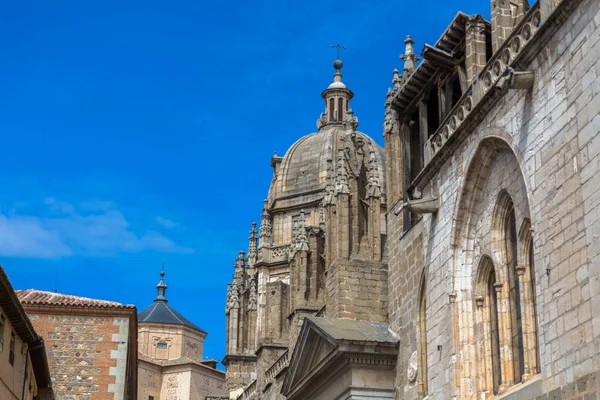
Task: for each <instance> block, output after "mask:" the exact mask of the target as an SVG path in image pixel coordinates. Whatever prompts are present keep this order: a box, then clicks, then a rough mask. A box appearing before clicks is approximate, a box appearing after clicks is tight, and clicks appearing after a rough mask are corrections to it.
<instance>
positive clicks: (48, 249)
mask: <svg viewBox="0 0 600 400" xmlns="http://www.w3.org/2000/svg"><path fill="white" fill-rule="evenodd" d="M44 204H45V205H46V207H47V209H46V211H47V212H46V214H45V215H16V214H8V215H5V214H0V255H1V256H7V257H32V258H53V257H63V256H70V255H88V256H110V255H117V254H119V253H123V252H140V251H145V250H155V251H162V252H177V253H191V252H193V250H192V249H189V248H185V247H182V246H179V245H177V244H176V243H175V242H174V241H173V240H172V239H170V238H168V237H166V236H164V235H163V234H161V233H160V232H157V231H153V230H144V229H138V230H136V229H133V228H132V227H131V226H130V223H129V221H128V220H127V219H126V218H125V216H124V215H123V213H122V212H121V211H119V210H116V209H114V205H113V204H112V203H109V202H99V201H93V202H85V203H81V204H79V205H74V204H71V203H68V202H64V201H60V200H56V199H54V198H48V199H45V201H44ZM165 221H168V222H170V223H171V224H175V223H174V222H173V221H169V220H165ZM163 225H164V226H166V225H167V224H166V223H163Z"/></svg>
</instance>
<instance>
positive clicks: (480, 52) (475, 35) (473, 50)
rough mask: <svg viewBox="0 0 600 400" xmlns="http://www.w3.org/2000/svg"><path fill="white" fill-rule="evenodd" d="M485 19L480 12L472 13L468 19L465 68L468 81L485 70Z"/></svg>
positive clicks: (471, 80)
mask: <svg viewBox="0 0 600 400" xmlns="http://www.w3.org/2000/svg"><path fill="white" fill-rule="evenodd" d="M485 40H486V39H485V21H484V19H483V17H482V16H481V15H479V14H475V15H471V16H470V17H469V18H468V20H467V35H466V38H465V68H466V70H467V82H468V83H469V84H470V83H471V82H473V79H474V78H475V77H476V76H477V74H479V72H481V71H482V70H483V68H484V67H485V64H486V63H487V58H486V41H485Z"/></svg>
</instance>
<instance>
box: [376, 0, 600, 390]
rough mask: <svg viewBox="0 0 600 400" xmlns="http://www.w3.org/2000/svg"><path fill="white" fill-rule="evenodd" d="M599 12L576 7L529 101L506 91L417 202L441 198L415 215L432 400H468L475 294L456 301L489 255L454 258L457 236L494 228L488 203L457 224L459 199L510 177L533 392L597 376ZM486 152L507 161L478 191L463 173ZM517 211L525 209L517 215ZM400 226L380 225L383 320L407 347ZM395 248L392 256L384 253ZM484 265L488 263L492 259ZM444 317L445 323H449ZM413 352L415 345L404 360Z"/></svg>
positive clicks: (541, 58)
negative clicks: (531, 343) (526, 282)
mask: <svg viewBox="0 0 600 400" xmlns="http://www.w3.org/2000/svg"><path fill="white" fill-rule="evenodd" d="M563 1H564V0H563ZM599 7H600V2H598V1H594V0H584V1H582V2H581V3H580V4H579V5H578V7H577V8H576V9H575V11H574V12H573V14H572V15H571V16H570V17H569V18H568V19H567V21H566V22H565V23H564V24H563V25H562V26H561V27H560V28H559V29H558V31H557V32H556V34H555V35H554V37H552V38H551V40H550V42H549V43H548V44H547V46H546V47H544V48H542V50H541V51H540V53H539V55H538V57H537V58H536V59H535V60H534V61H533V63H532V64H531V65H529V66H526V69H527V70H531V71H534V72H535V83H534V87H533V89H532V90H530V91H527V90H510V91H508V93H507V94H506V95H505V96H504V97H502V98H501V99H500V100H499V101H498V103H497V104H496V105H495V107H494V108H493V109H492V110H491V112H489V113H488V114H487V115H486V116H485V118H484V119H483V121H482V122H481V123H480V124H479V126H478V127H477V128H476V129H475V130H474V131H473V132H471V134H470V136H469V138H468V139H467V140H466V141H465V142H463V143H462V144H460V145H459V146H458V148H457V150H455V151H454V154H453V156H452V157H451V158H449V159H448V160H447V161H446V162H445V164H443V165H442V167H441V168H440V169H439V171H437V173H436V174H435V176H434V177H433V178H432V179H431V180H430V182H429V183H428V184H427V185H426V186H425V187H424V188H423V190H422V191H423V197H424V198H427V197H430V196H439V197H440V198H441V207H440V209H439V211H438V212H437V214H434V215H431V214H428V215H424V216H423V220H422V222H421V224H422V231H423V237H422V240H423V245H422V252H423V253H422V255H421V258H422V260H423V261H424V263H425V265H427V268H428V271H427V276H426V284H427V288H428V290H427V295H428V297H427V345H428V357H427V359H428V375H429V379H428V382H429V393H430V395H432V396H433V397H434V398H449V397H451V396H453V395H457V396H459V397H460V398H470V396H472V395H473V394H474V391H476V390H477V387H476V386H475V385H476V381H474V380H473V379H471V378H472V377H473V375H468V371H467V370H466V369H465V368H467V367H466V366H465V365H466V364H463V363H464V362H465V359H464V358H461V357H463V356H464V357H473V354H474V353H472V354H471V355H470V356H469V355H468V354H467V353H468V352H470V351H474V344H475V343H474V339H472V338H471V339H469V335H471V337H472V335H473V334H472V333H470V332H472V329H473V328H472V326H473V325H472V324H473V321H472V319H471V318H472V316H470V314H471V313H472V312H473V306H474V305H473V302H472V297H469V296H471V294H473V293H468V292H466V291H465V292H463V293H462V294H461V292H460V291H459V292H458V293H457V292H455V291H456V290H457V289H459V288H461V287H462V288H465V287H468V286H469V285H471V284H472V282H473V281H474V279H475V276H474V271H475V270H476V267H477V260H478V258H477V257H481V256H482V255H483V254H484V253H485V252H486V251H487V250H486V248H485V243H484V242H481V243H480V242H478V241H477V240H475V242H474V243H470V244H469V245H466V244H465V246H467V247H462V243H461V241H460V240H461V239H460V237H458V236H460V234H461V232H462V233H464V232H465V231H460V229H462V228H460V226H461V224H463V223H464V222H465V218H470V220H471V221H478V223H479V225H477V224H472V225H468V229H472V231H471V232H473V234H474V236H473V237H474V238H477V237H479V236H477V235H479V234H480V233H481V237H482V238H484V236H485V235H486V233H485V232H484V231H485V230H486V229H488V230H489V229H490V228H489V227H490V225H489V224H488V225H487V228H485V226H486V225H485V224H486V221H490V220H491V219H492V217H493V216H492V213H493V207H491V206H489V204H488V203H487V202H488V201H489V200H490V199H493V196H492V195H491V194H492V193H491V192H490V193H489V195H484V197H483V198H474V201H475V202H477V201H480V202H483V204H484V205H485V207H482V208H480V209H478V211H477V214H476V215H475V214H474V215H469V214H468V213H467V212H465V210H466V209H467V208H468V207H465V206H464V202H463V199H464V198H466V197H468V196H469V194H468V191H469V190H470V189H471V188H474V187H477V186H478V185H483V184H484V183H485V182H488V183H487V184H488V188H492V187H494V186H496V189H500V188H501V187H504V188H510V187H511V185H513V183H511V179H514V178H515V175H514V174H516V175H519V176H522V181H523V185H524V188H525V193H523V194H518V195H516V197H517V198H516V200H515V199H513V200H514V201H515V204H516V207H519V208H520V209H521V210H524V209H528V210H529V212H530V218H531V228H532V235H533V258H534V262H533V265H534V266H535V284H536V287H535V292H536V295H537V296H536V303H537V304H536V306H537V308H536V311H537V322H538V329H539V331H538V332H539V334H538V338H539V353H540V359H541V366H542V370H541V378H542V390H543V391H544V392H545V393H548V394H547V395H545V396H546V397H543V398H544V399H545V398H575V395H573V393H574V392H573V390H575V389H576V390H579V389H578V388H579V386H578V385H580V386H581V387H582V388H583V387H584V385H585V384H584V383H581V384H579V382H580V380H581V379H584V380H585V377H586V376H589V375H590V373H593V374H596V371H597V370H598V367H597V365H598V363H597V361H598V360H599V359H600V350H599V347H598V338H599V337H600V317H598V316H596V314H597V313H596V314H594V312H593V311H592V310H598V309H600V239H599V238H600V221H599V220H600V215H599V213H598V209H600V208H599V205H600V186H599V185H598V183H597V182H598V180H597V177H598V176H600V115H599V113H600V79H598V73H600V27H599V25H600V13H599ZM490 141H497V142H498V143H500V142H501V143H504V146H505V149H506V150H502V151H506V152H507V153H506V154H512V155H511V156H510V157H512V158H510V157H508V158H506V159H505V161H502V160H497V162H500V163H501V164H500V165H499V166H498V167H494V168H495V170H494V171H495V172H493V176H492V177H491V178H490V179H491V180H490V181H485V182H484V183H482V182H480V181H477V180H473V179H472V178H471V177H470V176H469V171H470V170H472V171H477V170H478V169H479V170H481V169H482V168H485V167H486V165H485V164H481V163H480V161H481V158H480V157H481V155H482V152H481V151H482V143H490ZM494 151H495V150H494ZM488 156H489V157H493V156H492V155H489V154H488ZM486 157H487V156H486ZM513 163H514V165H513ZM514 166H516V170H515V169H514ZM490 168H491V167H490ZM511 173H512V174H513V176H511V175H510V174H511ZM502 174H504V175H502ZM489 182H492V183H491V184H490V183H489ZM517 192H518V191H516V192H515V193H517ZM482 193H483V194H485V193H484V192H482ZM496 194H497V193H496ZM521 195H522V197H519V196H521ZM519 202H521V203H523V204H525V205H526V207H520V206H518V205H517V204H518V203H519ZM398 226H399V222H398V221H397V220H396V219H394V218H393V217H390V223H389V225H388V228H389V229H388V233H389V235H390V240H389V249H390V255H389V256H390V264H391V266H390V291H391V292H392V293H393V294H392V298H391V301H392V302H393V303H394V304H392V305H391V311H390V315H391V316H392V321H391V323H392V326H393V327H394V328H395V329H399V328H400V332H401V334H402V335H405V336H406V337H407V338H408V337H411V335H410V334H408V333H406V334H404V333H403V332H402V329H401V327H402V326H407V327H408V326H410V324H411V322H410V320H412V323H415V321H416V315H415V313H414V310H415V307H414V306H413V305H411V304H414V301H416V299H417V295H416V290H417V289H416V288H417V287H418V284H419V282H418V280H417V279H415V277H416V276H417V275H416V272H412V271H413V270H411V268H414V271H416V269H417V267H416V266H411V262H410V261H409V260H407V257H410V256H408V255H407V254H406V251H407V250H408V246H409V243H406V242H405V241H403V242H398V241H396V238H397V237H398ZM477 226H479V227H480V228H477ZM459 228H460V229H459ZM478 229H479V230H478ZM478 232H479V233H478ZM394 235H395V237H394ZM485 240H487V239H485ZM395 243H399V247H400V249H394V247H395ZM412 244H413V246H414V245H415V243H412ZM457 246H458V247H457ZM488 250H489V249H488ZM413 251H414V250H413ZM463 251H466V252H465V253H463ZM489 255H490V256H491V257H495V255H494V253H493V252H492V254H489ZM402 263H406V264H404V265H403V264H402ZM406 268H408V270H405V269H406ZM403 280H406V282H403ZM403 285H404V286H403ZM461 285H462V286H461ZM403 288H404V289H403ZM398 290H400V291H402V290H407V291H409V292H411V293H413V294H414V295H413V296H407V297H406V298H404V299H403V296H404V293H397V291H398ZM455 295H456V296H458V298H457V309H456V311H455V312H453V311H452V309H451V300H452V299H453V296H455ZM461 296H463V298H462V300H461ZM411 310H413V311H411ZM453 313H454V318H450V316H452V315H453ZM453 322H456V323H457V324H458V329H459V330H460V332H461V336H460V338H454V335H453V329H454V328H453ZM415 331H416V330H414V329H413V332H414V333H413V335H415V336H416V332H415ZM412 340H413V341H412V343H415V341H414V339H412ZM415 348H416V344H415V345H413V347H412V348H411V349H415ZM461 349H462V351H464V353H463V354H462V355H461V354H460V352H461ZM408 352H409V351H408V350H407V349H405V350H402V349H401V354H402V355H401V357H402V358H403V359H402V360H399V362H398V364H399V374H398V375H399V380H400V381H402V380H404V382H398V396H400V398H414V390H413V389H409V390H408V391H407V392H406V393H405V385H407V382H406V379H403V378H402V377H401V375H402V374H403V372H402V371H403V370H404V369H405V368H406V367H405V366H406V365H407V362H408V359H407V355H408ZM455 367H456V371H455ZM594 376H595V375H594ZM591 380H593V379H592V378H590V380H588V382H591ZM594 382H595V380H594ZM593 385H594V383H589V385H588V386H586V387H587V388H588V389H585V390H589V391H590V393H591V392H593V391H591V389H589V388H592V387H594V386H593ZM556 388H561V389H556ZM582 390H583V389H582ZM585 390H584V391H585ZM594 390H595V389H594ZM469 393H471V394H469ZM582 393H583V392H582ZM551 395H556V396H558V397H551ZM405 396H406V397H405ZM591 396H593V395H591ZM590 398H593V397H590Z"/></svg>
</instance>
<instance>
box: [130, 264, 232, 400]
mask: <svg viewBox="0 0 600 400" xmlns="http://www.w3.org/2000/svg"><path fill="white" fill-rule="evenodd" d="M165 275H166V273H165V267H164V262H163V264H162V268H161V271H160V280H159V281H158V284H157V285H156V296H155V297H154V301H153V302H152V304H151V305H150V306H148V307H146V308H145V309H144V310H142V312H140V313H139V314H138V351H139V354H138V360H139V367H138V398H140V399H148V398H152V397H153V398H154V399H156V400H158V399H165V398H168V396H167V393H166V392H165V387H167V386H166V385H167V380H168V384H169V385H171V386H172V384H173V382H175V383H176V384H177V385H180V384H181V385H184V386H185V385H187V386H188V387H192V388H196V390H199V391H200V393H193V396H199V397H200V398H204V397H205V396H222V395H223V394H225V392H226V390H225V374H224V373H223V372H222V371H219V370H218V369H217V368H216V367H217V362H216V361H215V360H212V359H206V358H205V357H204V340H205V338H206V335H207V333H206V332H205V331H203V330H202V329H200V328H199V327H198V325H196V324H195V323H193V322H192V321H190V320H189V319H187V318H186V317H184V316H183V315H182V314H181V313H180V312H178V311H177V310H176V309H175V308H173V306H172V305H171V304H169V301H168V299H167V288H168V286H167V283H166V282H165ZM184 381H187V383H184ZM206 382H208V384H207V383H206ZM190 385H191V386H190ZM177 396H178V397H177V398H178V399H182V400H187V399H191V398H192V393H189V391H188V393H185V392H177ZM194 398H195V397H194Z"/></svg>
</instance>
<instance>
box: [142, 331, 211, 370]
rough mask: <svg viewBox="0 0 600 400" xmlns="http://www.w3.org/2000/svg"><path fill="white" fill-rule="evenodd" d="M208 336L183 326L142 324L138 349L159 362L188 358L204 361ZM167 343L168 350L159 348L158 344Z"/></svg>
mask: <svg viewBox="0 0 600 400" xmlns="http://www.w3.org/2000/svg"><path fill="white" fill-rule="evenodd" d="M205 337H206V334H205V333H204V332H199V331H196V330H193V329H190V328H187V327H184V326H181V325H170V324H154V323H140V325H139V329H138V348H139V351H140V353H142V354H144V355H147V356H148V357H152V358H155V359H158V360H172V359H175V358H179V357H188V358H190V359H192V360H196V361H198V362H201V361H202V355H203V352H204V338H205ZM158 342H161V343H166V344H167V348H166V349H159V348H157V343H158Z"/></svg>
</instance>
